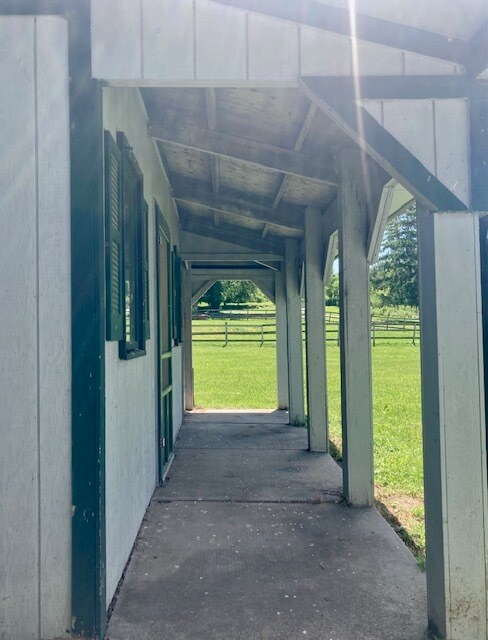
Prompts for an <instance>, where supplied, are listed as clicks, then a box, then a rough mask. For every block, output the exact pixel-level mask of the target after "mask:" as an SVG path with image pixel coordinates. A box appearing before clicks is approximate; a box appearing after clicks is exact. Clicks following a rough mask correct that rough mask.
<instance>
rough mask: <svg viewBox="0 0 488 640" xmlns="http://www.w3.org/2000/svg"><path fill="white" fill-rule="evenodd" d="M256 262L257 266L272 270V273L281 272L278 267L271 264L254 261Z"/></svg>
mask: <svg viewBox="0 0 488 640" xmlns="http://www.w3.org/2000/svg"><path fill="white" fill-rule="evenodd" d="M254 262H255V263H256V264H260V265H261V266H263V267H266V268H267V269H271V271H279V267H278V265H275V264H270V263H269V262H265V261H264V260H254Z"/></svg>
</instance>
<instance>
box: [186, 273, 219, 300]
mask: <svg viewBox="0 0 488 640" xmlns="http://www.w3.org/2000/svg"><path fill="white" fill-rule="evenodd" d="M216 282H217V279H213V280H207V281H206V282H203V283H201V282H195V283H192V296H191V304H192V306H193V305H194V304H196V303H197V302H198V301H199V300H200V298H202V297H203V296H204V295H205V294H206V293H207V291H208V290H209V289H210V287H211V286H212V285H214V284H215V283H216Z"/></svg>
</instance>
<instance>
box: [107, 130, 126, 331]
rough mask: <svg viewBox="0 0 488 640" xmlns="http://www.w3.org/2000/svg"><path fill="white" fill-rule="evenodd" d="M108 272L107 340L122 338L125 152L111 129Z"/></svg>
mask: <svg viewBox="0 0 488 640" xmlns="http://www.w3.org/2000/svg"><path fill="white" fill-rule="evenodd" d="M105 272H106V280H107V284H106V307H107V308H106V315H107V320H106V323H107V330H106V333H107V340H122V338H123V327H124V323H123V310H124V304H123V251H122V154H121V152H120V149H119V148H118V146H117V145H116V144H115V140H114V139H113V138H112V136H111V134H110V132H109V131H105Z"/></svg>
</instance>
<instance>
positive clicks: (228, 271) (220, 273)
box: [191, 266, 274, 282]
mask: <svg viewBox="0 0 488 640" xmlns="http://www.w3.org/2000/svg"><path fill="white" fill-rule="evenodd" d="M191 277H192V282H196V281H197V280H198V281H200V280H211V279H212V278H214V279H215V280H252V279H253V278H260V279H262V280H263V281H266V282H267V281H268V280H272V281H273V282H274V273H273V272H272V271H270V270H269V269H263V268H259V267H256V268H252V267H251V268H247V267H245V268H243V267H240V268H239V267H235V268H232V267H219V266H215V267H214V268H209V267H205V268H198V267H197V268H195V267H192V270H191Z"/></svg>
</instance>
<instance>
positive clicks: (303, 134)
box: [273, 102, 318, 209]
mask: <svg viewBox="0 0 488 640" xmlns="http://www.w3.org/2000/svg"><path fill="white" fill-rule="evenodd" d="M317 111H318V107H317V105H316V104H315V103H313V102H312V103H311V104H310V108H309V110H308V113H307V115H306V116H305V120H304V121H303V124H302V127H301V129H300V133H299V134H298V137H297V139H296V142H295V146H294V151H300V150H301V148H302V147H303V143H304V142H305V140H306V138H307V135H308V132H309V131H310V127H311V126H312V123H313V121H314V118H315V114H316V113H317ZM289 181H290V176H289V174H287V175H286V176H284V177H283V180H282V181H281V185H280V188H279V189H278V192H277V194H276V197H275V200H274V202H273V209H276V207H277V206H278V205H279V204H280V202H281V199H282V198H283V194H284V192H285V189H286V187H287V185H288V182H289Z"/></svg>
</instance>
